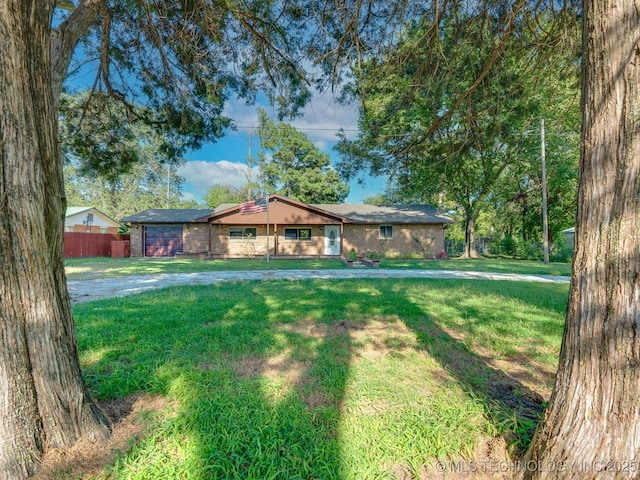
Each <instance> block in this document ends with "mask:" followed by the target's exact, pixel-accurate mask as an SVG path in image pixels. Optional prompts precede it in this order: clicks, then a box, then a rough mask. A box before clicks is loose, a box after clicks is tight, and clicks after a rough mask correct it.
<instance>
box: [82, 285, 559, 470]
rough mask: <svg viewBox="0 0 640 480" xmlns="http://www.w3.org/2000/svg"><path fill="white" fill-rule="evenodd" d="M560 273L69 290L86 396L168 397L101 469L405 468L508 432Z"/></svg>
mask: <svg viewBox="0 0 640 480" xmlns="http://www.w3.org/2000/svg"><path fill="white" fill-rule="evenodd" d="M567 290H568V286H567V285H566V284H529V283H517V282H488V281H457V280H358V281H356V280H340V281H338V280H315V281H297V282H288V281H273V282H262V283H260V282H242V283H227V284H219V285H212V286H197V287H179V288H178V287H176V288H171V289H166V290H160V291H154V292H150V293H145V294H143V295H139V296H132V297H125V298H119V299H114V300H104V301H100V302H93V303H87V304H79V305H76V306H75V307H74V313H75V318H76V323H77V335H78V345H79V351H80V356H81V362H82V365H83V369H84V373H85V376H86V378H87V380H88V383H89V385H90V388H91V389H92V391H93V393H94V394H95V396H96V397H97V398H99V399H101V400H108V399H114V398H116V399H117V398H124V397H127V396H130V395H133V394H137V393H140V392H144V393H147V394H152V395H158V396H162V397H164V398H166V399H168V400H169V405H170V407H168V411H167V412H166V414H164V415H156V416H152V417H150V419H148V420H149V421H150V426H149V427H148V430H147V435H146V436H145V437H143V438H142V439H139V440H138V441H136V442H135V443H134V444H133V446H132V447H131V448H130V449H129V451H127V452H125V453H122V454H120V456H118V457H117V459H116V460H115V461H114V462H112V463H111V465H110V466H109V467H108V468H107V471H106V472H104V475H105V476H107V477H108V478H123V479H124V478H127V479H129V478H131V479H142V478H145V479H146V478H189V479H203V478H234V479H246V478H253V479H269V478H273V479H282V478H286V479H289V478H291V479H294V478H299V479H313V478H315V479H373V478H376V479H377V478H397V477H399V476H401V475H407V477H406V478H413V477H411V476H408V475H413V476H414V477H417V478H419V475H421V472H422V473H423V472H424V471H425V469H426V468H429V467H430V466H431V465H433V462H434V461H435V459H438V458H439V459H442V458H448V457H450V458H458V457H460V456H462V457H467V458H473V456H474V455H475V453H474V452H475V451H476V448H477V447H478V445H479V444H481V443H482V442H483V441H486V439H488V438H489V439H490V438H494V437H499V436H501V435H506V434H508V436H509V438H510V442H511V445H512V447H513V448H518V447H519V446H520V447H521V446H522V442H526V438H525V437H526V435H528V434H529V433H530V428H531V426H532V425H535V421H534V422H533V423H532V421H531V418H532V416H533V418H535V415H536V414H537V413H539V411H540V409H541V407H540V403H541V399H540V397H539V395H542V396H543V397H544V396H546V395H548V393H549V389H550V385H551V380H552V377H553V373H554V371H555V367H556V362H557V355H558V351H559V346H560V340H561V334H562V327H563V320H564V318H563V317H564V310H565V306H566V299H567ZM532 399H533V400H532ZM536 399H537V400H536ZM510 431H512V432H511V433H510ZM523 435H525V437H523ZM519 442H520V444H518V443H519Z"/></svg>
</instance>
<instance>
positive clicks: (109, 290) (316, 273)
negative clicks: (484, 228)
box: [67, 268, 569, 303]
mask: <svg viewBox="0 0 640 480" xmlns="http://www.w3.org/2000/svg"><path fill="white" fill-rule="evenodd" d="M316 278H319V279H332V278H334V279H354V278H454V279H465V280H469V279H472V280H512V281H519V282H547V283H549V282H552V283H568V282H569V277H559V276H553V275H527V274H515V273H495V272H467V271H446V270H381V269H372V268H367V269H349V270H248V271H238V272H197V273H174V274H169V273H165V274H158V275H135V276H129V277H117V278H100V279H96V280H70V281H68V282H67V286H68V288H69V294H70V296H71V302H72V303H79V302H90V301H93V300H99V299H101V298H110V297H124V296H126V295H132V294H136V293H141V292H145V291H147V290H153V289H158V288H165V287H171V286H176V285H209V284H213V283H220V282H235V281H241V280H304V279H316Z"/></svg>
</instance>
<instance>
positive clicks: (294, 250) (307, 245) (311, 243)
mask: <svg viewBox="0 0 640 480" xmlns="http://www.w3.org/2000/svg"><path fill="white" fill-rule="evenodd" d="M286 228H311V239H310V240H286V239H285V238H284V229H285V226H284V225H280V226H279V227H278V255H324V227H322V226H320V225H312V226H309V225H287V226H286Z"/></svg>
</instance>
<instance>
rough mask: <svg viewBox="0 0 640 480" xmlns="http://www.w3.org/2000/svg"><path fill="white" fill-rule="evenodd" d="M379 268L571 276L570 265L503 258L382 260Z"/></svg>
mask: <svg viewBox="0 0 640 480" xmlns="http://www.w3.org/2000/svg"><path fill="white" fill-rule="evenodd" d="M380 268H402V269H417V270H468V271H476V272H496V273H522V274H529V275H561V276H569V275H571V264H570V263H549V264H545V263H544V262H537V261H535V260H508V259H503V258H473V259H470V258H453V259H450V260H407V259H404V260H399V259H398V260H393V259H382V260H381V261H380Z"/></svg>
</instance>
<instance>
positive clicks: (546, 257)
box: [540, 118, 549, 263]
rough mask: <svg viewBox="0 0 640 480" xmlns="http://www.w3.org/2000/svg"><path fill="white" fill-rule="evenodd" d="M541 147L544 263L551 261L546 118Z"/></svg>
mask: <svg viewBox="0 0 640 480" xmlns="http://www.w3.org/2000/svg"><path fill="white" fill-rule="evenodd" d="M540 149H541V153H542V241H543V242H544V263H549V220H548V217H547V158H546V152H545V140H544V118H543V119H541V120H540Z"/></svg>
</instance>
